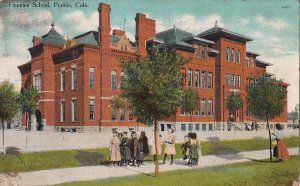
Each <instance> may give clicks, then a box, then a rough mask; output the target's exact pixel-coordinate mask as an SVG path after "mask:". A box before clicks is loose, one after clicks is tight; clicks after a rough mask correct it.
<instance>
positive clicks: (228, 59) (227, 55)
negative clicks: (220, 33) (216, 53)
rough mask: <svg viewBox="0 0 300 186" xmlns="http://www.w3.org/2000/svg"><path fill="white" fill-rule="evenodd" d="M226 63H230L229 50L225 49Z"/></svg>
mask: <svg viewBox="0 0 300 186" xmlns="http://www.w3.org/2000/svg"><path fill="white" fill-rule="evenodd" d="M226 61H230V49H229V48H228V47H227V48H226Z"/></svg>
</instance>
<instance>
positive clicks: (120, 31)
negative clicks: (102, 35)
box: [113, 29, 125, 36]
mask: <svg viewBox="0 0 300 186" xmlns="http://www.w3.org/2000/svg"><path fill="white" fill-rule="evenodd" d="M113 35H114V36H123V35H125V32H124V31H123V30H118V29H114V30H113Z"/></svg>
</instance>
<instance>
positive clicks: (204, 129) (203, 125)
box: [202, 123, 206, 131]
mask: <svg viewBox="0 0 300 186" xmlns="http://www.w3.org/2000/svg"><path fill="white" fill-rule="evenodd" d="M202 131H206V124H205V123H204V124H202Z"/></svg>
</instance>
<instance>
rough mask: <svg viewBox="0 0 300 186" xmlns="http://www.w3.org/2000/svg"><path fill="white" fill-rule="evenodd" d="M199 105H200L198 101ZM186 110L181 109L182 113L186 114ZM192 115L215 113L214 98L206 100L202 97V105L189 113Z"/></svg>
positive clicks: (210, 114)
mask: <svg viewBox="0 0 300 186" xmlns="http://www.w3.org/2000/svg"><path fill="white" fill-rule="evenodd" d="M197 105H199V104H198V103H197ZM206 106H207V110H206ZM185 114H186V112H185V110H184V109H180V115H185ZM189 114H190V115H192V116H193V115H194V116H206V115H208V116H212V115H213V100H212V99H208V100H206V99H205V98H204V99H201V107H199V106H198V107H197V109H196V110H194V111H192V112H191V113H189Z"/></svg>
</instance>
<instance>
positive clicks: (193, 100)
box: [180, 88, 198, 116]
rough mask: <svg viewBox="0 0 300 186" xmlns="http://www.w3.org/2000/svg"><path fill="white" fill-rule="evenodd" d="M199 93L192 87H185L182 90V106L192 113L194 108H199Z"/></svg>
mask: <svg viewBox="0 0 300 186" xmlns="http://www.w3.org/2000/svg"><path fill="white" fill-rule="evenodd" d="M197 100H198V94H197V92H195V91H194V90H192V89H191V88H189V89H185V90H183V92H182V98H181V102H180V107H181V109H183V110H184V111H185V112H188V113H190V116H191V113H192V111H193V110H196V109H198V103H197Z"/></svg>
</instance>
